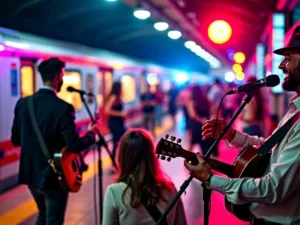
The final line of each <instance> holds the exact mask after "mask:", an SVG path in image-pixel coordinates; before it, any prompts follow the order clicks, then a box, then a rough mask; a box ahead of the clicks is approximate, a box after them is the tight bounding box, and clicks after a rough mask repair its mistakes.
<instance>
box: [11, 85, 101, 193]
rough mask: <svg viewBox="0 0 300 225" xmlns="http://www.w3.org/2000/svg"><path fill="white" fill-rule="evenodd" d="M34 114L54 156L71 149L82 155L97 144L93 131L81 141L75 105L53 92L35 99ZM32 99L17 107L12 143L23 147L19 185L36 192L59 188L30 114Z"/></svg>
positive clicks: (40, 93)
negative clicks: (57, 152)
mask: <svg viewBox="0 0 300 225" xmlns="http://www.w3.org/2000/svg"><path fill="white" fill-rule="evenodd" d="M33 102H34V113H35V116H36V120H37V123H38V126H39V128H40V130H41V133H42V136H43V137H44V140H45V143H46V145H47V147H48V150H49V152H50V155H51V156H53V154H54V151H55V150H57V149H62V148H63V147H65V146H67V147H68V149H69V151H72V152H76V153H78V152H80V151H82V150H84V149H86V148H88V147H89V146H90V145H91V144H93V143H94V142H95V136H94V134H93V132H92V131H89V132H88V133H87V134H86V135H85V136H84V137H82V138H79V136H78V133H77V132H76V127H75V112H74V108H73V106H72V105H70V104H69V103H67V102H65V101H63V100H61V99H60V98H58V97H57V96H56V94H55V93H54V92H53V91H52V90H48V89H40V90H39V91H38V92H36V93H35V94H34V95H33ZM27 104H28V98H23V99H20V100H19V101H18V102H17V105H16V107H15V116H14V122H13V127H12V135H11V141H12V143H13V144H14V145H15V146H21V160H20V168H19V183H21V184H27V185H30V186H32V187H33V188H40V189H46V188H56V187H58V185H59V184H58V181H57V177H56V176H55V174H54V172H53V171H52V170H51V168H50V166H49V164H48V162H47V160H46V158H45V155H44V154H43V152H42V149H41V147H40V144H39V142H38V139H37V136H36V133H35V131H34V129H33V125H32V122H31V119H30V115H29V111H28V105H27Z"/></svg>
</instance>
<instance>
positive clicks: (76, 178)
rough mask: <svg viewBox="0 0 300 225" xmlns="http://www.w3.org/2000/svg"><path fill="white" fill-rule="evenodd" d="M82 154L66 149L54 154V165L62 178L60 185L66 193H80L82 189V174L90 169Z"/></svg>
mask: <svg viewBox="0 0 300 225" xmlns="http://www.w3.org/2000/svg"><path fill="white" fill-rule="evenodd" d="M81 154H82V153H73V152H70V151H68V149H67V148H66V147H65V148H63V149H62V150H59V151H57V152H55V153H54V157H53V161H54V165H55V168H56V170H57V172H58V175H59V177H60V178H61V179H59V183H60V186H61V188H62V189H63V190H65V191H68V192H78V191H79V189H80V188H81V185H82V174H83V172H84V171H86V170H87V169H88V167H87V165H86V164H85V162H84V161H83V157H84V156H83V155H81ZM86 154H87V153H86Z"/></svg>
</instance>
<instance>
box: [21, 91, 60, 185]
mask: <svg viewBox="0 0 300 225" xmlns="http://www.w3.org/2000/svg"><path fill="white" fill-rule="evenodd" d="M27 106H28V110H29V115H30V119H31V122H32V125H33V128H34V131H35V133H36V136H37V138H38V141H39V144H40V147H41V149H42V151H43V154H44V155H45V157H46V159H47V162H48V163H49V165H50V167H51V168H52V170H53V172H54V173H55V174H56V175H57V178H58V181H59V182H60V181H62V180H63V175H62V174H61V172H60V171H58V170H57V169H56V167H55V165H54V161H53V159H52V158H51V156H50V154H49V151H48V148H47V145H46V143H45V141H44V138H43V136H42V134H41V131H40V129H39V126H38V124H37V121H36V117H35V114H34V106H33V96H30V97H28V105H27ZM60 183H61V182H60Z"/></svg>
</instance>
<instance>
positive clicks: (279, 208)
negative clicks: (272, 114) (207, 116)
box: [184, 26, 300, 225]
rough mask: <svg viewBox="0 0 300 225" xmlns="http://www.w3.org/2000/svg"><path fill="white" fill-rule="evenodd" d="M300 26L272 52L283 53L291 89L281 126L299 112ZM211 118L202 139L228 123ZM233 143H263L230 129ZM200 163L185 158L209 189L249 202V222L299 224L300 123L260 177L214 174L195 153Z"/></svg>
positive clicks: (285, 85) (286, 83) (287, 85)
mask: <svg viewBox="0 0 300 225" xmlns="http://www.w3.org/2000/svg"><path fill="white" fill-rule="evenodd" d="M299 34H300V26H299V27H297V28H296V29H295V31H294V33H293V35H292V37H291V39H290V41H289V43H288V45H287V47H286V48H282V49H278V50H276V51H274V53H275V54H279V55H283V56H284V59H283V60H282V62H281V63H280V65H279V68H280V69H281V70H282V71H283V73H284V74H285V75H286V77H285V79H284V82H283V84H282V87H283V89H284V90H286V91H294V92H296V95H295V96H294V97H292V98H291V99H290V100H289V107H288V112H287V114H286V115H285V116H284V117H283V118H282V120H281V122H280V123H279V125H278V128H279V127H281V126H282V125H283V124H285V123H286V121H288V120H289V118H291V117H292V116H293V115H295V114H296V113H297V112H299V111H300V98H299V96H300V35H299ZM215 123H216V120H215V119H212V120H209V121H207V122H206V123H205V125H204V126H203V128H202V129H203V139H204V140H206V139H207V138H209V137H213V134H214V132H215V134H216V135H215V137H218V136H219V135H220V133H221V131H222V130H223V129H224V127H225V126H226V125H227V123H226V122H225V121H224V120H219V121H218V122H217V125H216V127H215ZM223 139H227V140H228V141H229V142H230V143H231V144H232V145H233V146H236V147H242V148H245V147H247V146H250V145H262V144H263V143H264V142H265V139H264V138H262V137H257V136H249V135H247V134H244V133H241V132H239V131H236V130H234V129H233V128H230V129H229V131H228V132H227V133H226V134H225V135H224V137H223ZM197 157H198V160H199V164H198V165H196V166H194V165H192V164H190V163H189V162H187V161H185V163H184V164H185V166H186V167H187V168H188V170H189V171H190V174H191V175H192V176H194V177H195V178H197V179H199V180H200V181H202V182H203V183H204V184H205V185H206V186H207V187H208V188H211V189H212V190H216V191H218V192H220V193H222V194H224V195H225V196H226V198H227V199H228V200H229V201H230V202H232V203H234V204H245V203H250V211H251V214H252V215H251V219H250V220H251V224H254V225H263V224H274V225H275V224H292V225H296V224H297V225H298V224H300V122H299V121H297V122H296V124H294V125H293V126H292V128H291V129H290V130H289V131H288V133H287V134H286V135H285V137H284V138H283V139H282V140H281V142H280V143H279V144H277V145H275V147H274V148H273V149H272V153H271V158H270V162H269V165H268V167H267V170H266V172H265V175H264V176H263V177H261V178H234V179H230V178H223V177H220V176H218V175H214V174H212V172H211V167H210V166H209V165H208V164H207V163H206V162H205V161H204V160H203V158H201V157H200V156H199V155H198V156H197Z"/></svg>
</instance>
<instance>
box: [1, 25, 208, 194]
mask: <svg viewBox="0 0 300 225" xmlns="http://www.w3.org/2000/svg"><path fill="white" fill-rule="evenodd" d="M49 57H59V58H60V59H62V60H64V61H65V62H66V68H65V75H64V85H63V86H62V88H61V91H60V92H59V93H58V96H59V97H60V98H62V99H63V100H65V101H67V102H69V103H71V104H73V106H74V108H75V110H76V125H77V129H78V131H79V132H84V131H85V130H86V128H87V125H88V123H89V121H90V117H89V115H88V112H87V110H86V109H85V107H84V105H83V103H82V101H81V97H80V95H79V94H78V93H75V92H68V91H67V87H69V86H72V87H74V88H76V89H83V90H86V91H88V92H91V93H94V96H95V97H92V96H87V98H86V100H87V103H88V106H89V108H90V109H91V111H93V112H94V113H95V114H97V115H100V117H101V123H102V126H101V127H102V134H103V135H109V129H108V127H107V119H106V117H105V115H104V113H103V106H104V105H105V101H106V98H107V96H108V94H109V93H110V89H111V86H112V83H113V82H114V81H117V80H118V81H121V82H122V84H123V85H122V86H123V99H122V100H123V102H124V107H125V110H127V111H128V113H129V119H127V120H126V124H127V126H129V127H132V126H135V125H136V124H138V123H139V122H140V121H141V111H140V100H139V99H140V98H139V97H140V94H141V93H143V92H144V90H145V88H146V85H147V84H150V85H152V86H153V87H154V86H156V85H157V84H160V85H161V87H162V88H163V90H164V91H165V92H167V91H168V90H169V88H170V85H171V82H172V80H173V79H174V77H176V75H178V74H180V73H181V71H179V70H178V69H174V68H167V67H164V66H161V65H158V64H155V63H151V62H147V61H143V60H139V59H134V58H131V57H128V56H125V55H122V54H118V53H113V52H110V51H107V50H103V49H95V48H91V47H87V46H83V45H79V44H75V43H69V42H63V41H58V40H53V39H49V38H46V37H41V36H36V35H32V34H27V33H24V32H19V31H16V30H11V29H7V28H2V27H0V105H1V110H0V124H1V126H0V127H1V128H0V193H1V192H4V191H5V190H9V189H11V188H12V187H14V186H16V185H17V175H18V165H19V157H20V148H18V147H14V146H13V145H12V143H11V142H10V135H11V126H12V122H13V116H14V107H15V104H16V102H17V101H18V99H19V98H23V97H26V96H29V95H32V94H33V93H34V92H35V91H37V90H38V89H39V87H40V86H41V85H42V80H41V77H40V76H39V74H38V71H37V65H38V64H39V63H40V62H41V60H43V59H45V58H49ZM191 76H193V77H195V78H196V79H201V80H202V81H203V80H204V81H205V82H206V79H208V78H207V76H205V75H204V74H201V73H193V74H192V75H191ZM181 77H182V76H181ZM165 110H166V107H165Z"/></svg>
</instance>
